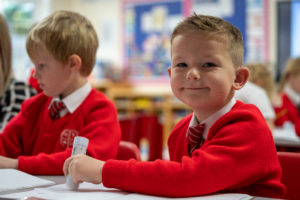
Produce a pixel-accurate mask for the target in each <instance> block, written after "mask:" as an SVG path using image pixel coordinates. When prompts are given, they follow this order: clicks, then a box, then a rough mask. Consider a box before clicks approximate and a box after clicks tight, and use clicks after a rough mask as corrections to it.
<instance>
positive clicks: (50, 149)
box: [0, 83, 121, 175]
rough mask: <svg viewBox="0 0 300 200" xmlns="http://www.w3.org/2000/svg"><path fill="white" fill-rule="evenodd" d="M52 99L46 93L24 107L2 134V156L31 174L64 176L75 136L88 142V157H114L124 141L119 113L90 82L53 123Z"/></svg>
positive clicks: (71, 97)
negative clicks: (13, 159)
mask: <svg viewBox="0 0 300 200" xmlns="http://www.w3.org/2000/svg"><path fill="white" fill-rule="evenodd" d="M52 102H53V98H52V97H47V96H46V95H44V94H43V93H41V94H38V95H36V96H34V97H33V98H30V99H28V100H27V101H25V102H24V103H23V104H22V108H21V112H20V113H19V114H18V115H17V116H16V117H15V118H13V119H12V120H11V122H10V123H9V124H8V125H7V126H6V128H5V129H4V131H3V133H2V134H1V135H0V155H3V156H6V157H10V158H17V159H18V169H19V170H22V171H24V172H27V173H30V174H49V175H50V174H63V171H62V167H63V164H64V161H65V159H67V158H68V157H69V156H70V155H71V152H72V144H73V140H74V137H75V136H83V137H86V138H88V139H89V145H88V148H87V155H89V156H92V157H94V158H96V159H101V160H107V159H109V158H114V157H115V156H116V154H117V149H118V146H119V142H120V139H121V131H120V127H119V123H118V120H117V111H116V109H115V107H114V105H113V103H112V102H111V101H110V100H108V99H107V98H106V97H105V95H104V94H102V93H100V92H98V91H96V90H95V89H92V88H91V86H90V85H89V83H87V84H85V85H84V86H83V87H81V88H80V89H78V90H76V91H75V92H74V93H72V94H71V95H69V96H68V97H66V98H65V99H63V102H64V103H65V106H66V108H65V109H63V110H61V111H60V115H61V118H59V119H57V120H55V121H52V119H51V118H50V115H49V106H50V104H52Z"/></svg>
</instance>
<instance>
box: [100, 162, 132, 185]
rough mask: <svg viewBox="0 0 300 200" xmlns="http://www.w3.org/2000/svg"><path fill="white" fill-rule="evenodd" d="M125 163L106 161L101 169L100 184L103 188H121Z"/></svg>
mask: <svg viewBox="0 0 300 200" xmlns="http://www.w3.org/2000/svg"><path fill="white" fill-rule="evenodd" d="M126 164H127V161H120V160H108V161H106V162H105V164H104V166H103V168H102V183H103V185H104V186H105V187H114V188H120V187H122V184H123V180H124V175H125V172H124V169H125V166H126Z"/></svg>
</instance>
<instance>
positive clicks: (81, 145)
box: [72, 136, 89, 155]
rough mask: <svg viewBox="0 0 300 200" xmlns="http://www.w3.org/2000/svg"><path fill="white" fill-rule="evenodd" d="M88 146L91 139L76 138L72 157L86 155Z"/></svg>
mask: <svg viewBox="0 0 300 200" xmlns="http://www.w3.org/2000/svg"><path fill="white" fill-rule="evenodd" d="M88 144H89V139H87V138H85V137H80V136H76V137H75V138H74V142H73V150H72V155H76V154H81V153H82V154H85V153H86V149H87V147H88Z"/></svg>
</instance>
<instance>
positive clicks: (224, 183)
mask: <svg viewBox="0 0 300 200" xmlns="http://www.w3.org/2000/svg"><path fill="white" fill-rule="evenodd" d="M234 124H235V125H234V126H232V125H228V126H226V127H225V128H223V129H222V130H219V131H218V133H217V134H216V135H215V136H214V138H213V139H211V140H208V141H206V142H205V143H204V144H203V146H202V147H201V148H200V149H198V150H195V152H194V153H193V156H192V157H188V156H183V157H182V160H181V162H180V163H179V162H174V161H162V160H156V161H154V162H137V161H135V160H130V161H128V162H126V161H117V160H108V161H107V162H106V163H105V164H104V167H103V171H102V181H103V184H104V185H105V186H107V187H114V188H120V189H123V190H127V191H132V192H141V193H147V194H152V195H161V196H172V197H186V196H198V195H204V194H209V193H213V192H217V191H224V190H225V191H226V190H227V191H234V190H239V189H244V188H245V187H247V186H250V185H252V184H255V183H256V182H257V181H260V179H262V178H263V177H265V176H266V174H269V175H271V174H272V176H275V177H279V176H280V175H279V174H278V172H279V170H277V169H278V163H275V161H276V160H277V159H276V158H275V157H274V156H276V154H275V153H274V152H272V151H275V149H274V144H273V143H272V138H271V137H272V136H271V133H270V132H269V131H268V129H267V128H266V127H260V126H257V124H255V123H254V124H247V123H240V124H239V123H234ZM251 127H256V128H251ZM263 131H266V132H263ZM257 132H259V134H257ZM179 148H185V147H184V146H181V147H179ZM278 183H279V180H278ZM278 183H275V185H276V184H278ZM277 187H278V188H279V189H278V191H279V193H280V192H282V191H280V189H282V188H281V185H277ZM241 191H243V190H241Z"/></svg>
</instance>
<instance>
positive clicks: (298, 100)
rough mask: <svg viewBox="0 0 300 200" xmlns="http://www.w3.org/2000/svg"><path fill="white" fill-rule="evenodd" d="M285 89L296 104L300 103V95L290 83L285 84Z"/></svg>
mask: <svg viewBox="0 0 300 200" xmlns="http://www.w3.org/2000/svg"><path fill="white" fill-rule="evenodd" d="M283 90H284V92H285V93H286V95H287V96H288V97H289V98H290V99H291V101H292V102H293V103H294V104H295V105H299V104H300V95H299V94H298V93H297V92H295V91H294V90H293V89H292V88H291V87H290V86H289V85H287V86H285V87H284V89H283Z"/></svg>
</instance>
